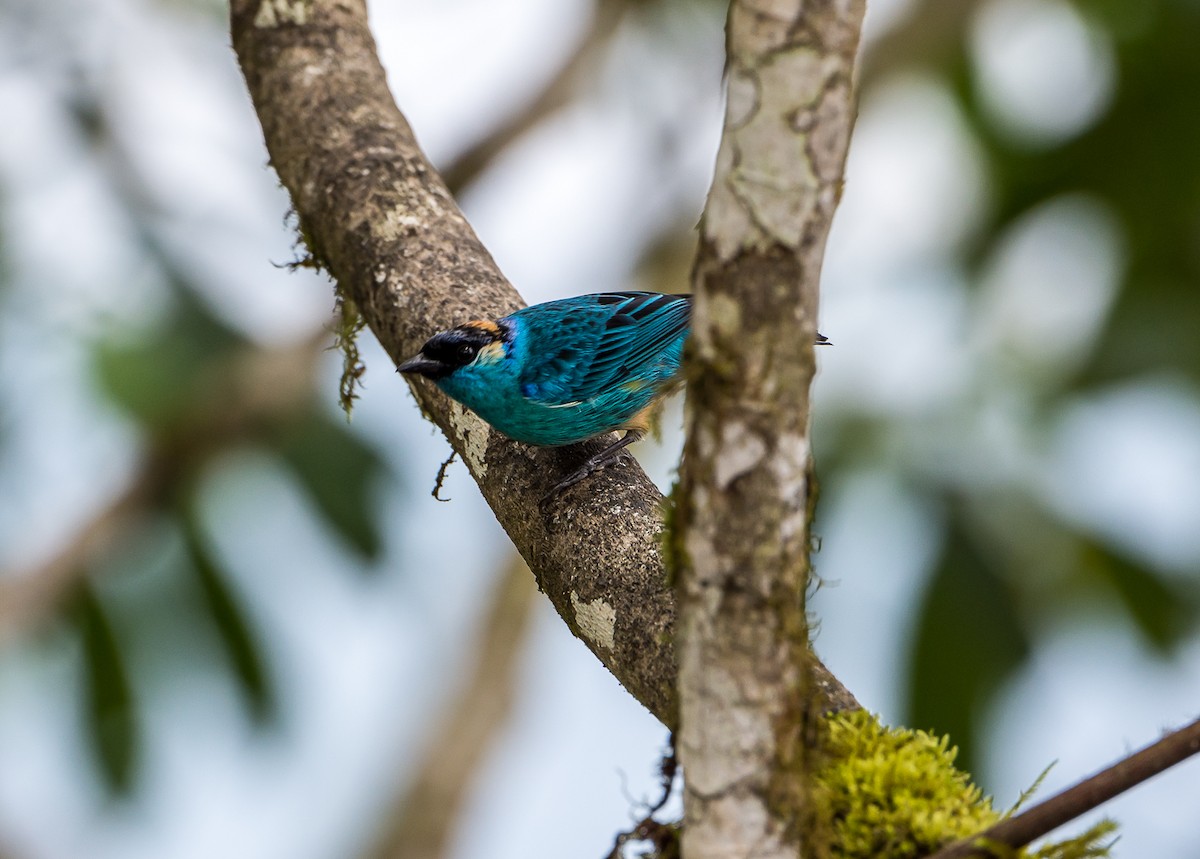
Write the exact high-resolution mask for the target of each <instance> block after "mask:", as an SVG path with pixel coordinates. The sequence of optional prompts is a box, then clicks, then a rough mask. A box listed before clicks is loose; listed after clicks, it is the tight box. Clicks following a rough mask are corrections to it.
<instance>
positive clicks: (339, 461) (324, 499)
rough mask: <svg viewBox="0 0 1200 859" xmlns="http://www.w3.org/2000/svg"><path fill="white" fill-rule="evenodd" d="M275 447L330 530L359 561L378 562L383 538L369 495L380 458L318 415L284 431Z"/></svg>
mask: <svg viewBox="0 0 1200 859" xmlns="http://www.w3.org/2000/svg"><path fill="white" fill-rule="evenodd" d="M275 449H276V451H277V452H278V453H279V454H280V456H282V457H283V459H284V461H285V462H286V463H287V464H288V467H289V468H290V469H291V470H292V473H293V474H295V475H296V477H297V479H299V481H300V484H301V485H302V486H303V487H304V489H305V491H306V492H307V493H308V496H309V497H310V498H311V499H312V501H313V503H314V504H315V505H316V506H317V509H318V511H320V513H321V515H322V516H324V517H325V520H326V521H327V522H328V523H329V524H330V525H331V526H332V527H333V528H334V530H336V531H337V532H338V533H339V534H340V535H341V536H342V537H343V538H344V539H345V540H346V542H347V543H349V544H350V546H352V547H353V548H354V549H355V550H356V551H358V552H359V553H360V554H361V555H363V556H364V557H366V558H369V559H372V560H373V559H375V558H377V557H378V556H379V552H380V549H381V548H382V538H381V536H380V533H379V523H378V519H377V514H376V511H375V509H374V506H373V504H372V498H371V495H372V488H373V487H374V484H375V478H376V476H377V475H379V474H381V473H382V471H383V470H384V468H385V466H384V463H383V460H382V459H381V458H380V456H379V454H378V453H376V452H375V450H374V449H373V448H371V447H370V446H369V445H367V444H366V443H365V442H364V441H363V440H362V439H360V438H359V437H358V436H356V435H355V434H354V433H352V432H351V431H350V430H349V429H348V428H347V427H346V424H345V423H344V422H342V421H335V420H333V419H331V418H329V417H327V416H326V415H324V414H322V413H320V412H317V411H313V412H310V413H309V414H308V415H307V416H302V417H299V418H297V419H296V420H295V421H293V422H292V423H290V424H288V425H287V426H286V427H284V428H283V429H282V431H281V432H280V435H279V437H278V438H277V440H276V444H275Z"/></svg>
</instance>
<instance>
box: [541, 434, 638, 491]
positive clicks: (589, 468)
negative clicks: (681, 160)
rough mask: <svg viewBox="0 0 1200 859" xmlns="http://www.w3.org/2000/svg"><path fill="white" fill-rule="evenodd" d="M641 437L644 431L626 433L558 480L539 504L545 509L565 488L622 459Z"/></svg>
mask: <svg viewBox="0 0 1200 859" xmlns="http://www.w3.org/2000/svg"><path fill="white" fill-rule="evenodd" d="M641 437H642V433H640V432H635V431H633V430H630V431H629V432H627V433H625V436H624V437H623V438H621V439H620V440H618V441H615V442H613V443H612V444H610V445H609V446H608V447H606V448H604V450H602V451H600V452H599V453H598V454H596V455H595V456H593V457H591V458H590V459H588V460H587V462H585V463H584V464H583V465H581V466H579V468H577V469H575V470H574V471H572V472H571V473H570V474H568V475H567V476H566V477H564V478H563V479H562V480H560V481H558V483H556V484H554V486H553V488H551V490H550V491H549V492H547V493H546V494H545V495H543V496H542V500H541V501H540V502H539V505H538V506H540V507H541V508H542V510H543V511H544V510H545V509H546V507H547V506H548V505H549V504H550V502H551V501H553V500H554V499H555V498H557V497H558V495H559V494H560V493H561V492H562V491H563V490H564V489H568V488H570V487H572V486H574V485H575V484H576V483H579V482H580V481H581V480H585V479H586V478H588V477H591V476H592V475H593V474H595V473H596V472H597V471H600V470H601V469H602V468H605V467H606V466H608V465H611V464H612V463H614V462H616V461H617V460H619V459H621V457H622V456H624V455H626V454H627V451H626V450H625V448H626V447H627V446H628V445H631V444H633V443H634V442H635V441H637V440H638V439H639V438H641Z"/></svg>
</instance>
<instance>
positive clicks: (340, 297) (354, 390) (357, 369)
mask: <svg viewBox="0 0 1200 859" xmlns="http://www.w3.org/2000/svg"><path fill="white" fill-rule="evenodd" d="M336 295H337V299H336V300H337V304H336V305H335V308H334V310H335V318H334V325H333V336H334V348H336V349H338V350H340V351H341V353H342V380H341V383H340V384H339V386H338V402H339V403H340V404H341V407H342V411H343V412H345V413H346V418H347V419H349V418H350V412H351V410H352V409H353V408H354V401H355V400H357V399H358V388H359V386H360V385H361V384H362V377H363V374H364V373H366V372H367V365H366V364H364V363H363V360H362V356H361V355H360V354H359V351H358V333H359V332H360V331H362V330H363V328H365V327H366V324H367V323H366V320H364V319H363V318H362V314H360V313H359V312H358V306H357V305H356V304H355V303H354V302H353V301H352V300H351V299H349V298H347V297H346V295H345V294H344V293H343V292H342V290H341V289H340V288H338V290H337V293H336Z"/></svg>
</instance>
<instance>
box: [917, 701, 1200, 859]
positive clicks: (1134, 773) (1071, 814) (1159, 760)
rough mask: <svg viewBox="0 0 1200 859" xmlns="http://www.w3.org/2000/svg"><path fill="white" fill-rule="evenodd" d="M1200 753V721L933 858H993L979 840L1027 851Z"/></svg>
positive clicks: (952, 845)
mask: <svg viewBox="0 0 1200 859" xmlns="http://www.w3.org/2000/svg"><path fill="white" fill-rule="evenodd" d="M1197 752H1200V719H1197V720H1196V721H1194V722H1192V723H1191V724H1190V725H1188V726H1186V727H1184V728H1180V729H1179V730H1177V731H1173V732H1171V733H1170V734H1167V735H1166V736H1165V737H1163V738H1162V739H1161V740H1159V741H1158V742H1156V743H1153V744H1151V745H1149V746H1146V747H1145V748H1144V749H1142V750H1141V751H1137V752H1134V753H1133V754H1131V755H1129V756H1128V757H1126V758H1123V759H1122V760H1120V761H1117V762H1116V763H1115V764H1113V765H1112V766H1110V767H1108V768H1107V769H1103V770H1101V771H1100V772H1098V773H1096V774H1095V775H1093V776H1090V777H1089V778H1086V779H1084V780H1083V781H1081V782H1079V783H1078V784H1076V785H1075V786H1074V787H1069V788H1067V789H1066V790H1064V791H1063V792H1062V793H1059V794H1055V795H1054V796H1052V797H1050V798H1049V799H1047V800H1046V801H1045V802H1040V803H1038V804H1037V805H1035V806H1033V807H1032V808H1030V809H1029V810H1028V811H1024V812H1022V813H1021V814H1018V815H1017V816H1016V817H1011V818H1009V819H1008V820H1002V821H1001V822H1000V823H997V824H996V825H995V826H993V827H992V828H991V829H987V830H985V831H983V832H981V833H979V834H978V835H975V836H973V837H971V838H965V839H963V840H962V841H957V842H955V843H954V844H951V845H950V846H949V847H946V848H943V849H942V850H939V851H938V852H937V853H935V854H933V856H931V857H930V859H965V857H968V856H992V855H995V854H994V853H993V852H992V851H990V850H988V849H987V847H986V846H984V844H983V843H981V842H986V841H991V842H996V843H999V844H1005V845H1007V846H1009V847H1024V846H1025V845H1026V844H1028V843H1029V842H1031V841H1033V840H1034V839H1035V838H1040V837H1041V836H1043V835H1045V834H1046V833H1048V832H1051V831H1052V830H1054V829H1057V828H1058V827H1060V826H1062V825H1063V824H1064V823H1067V822H1069V821H1071V820H1074V819H1075V818H1077V817H1080V816H1082V815H1084V814H1086V813H1087V812H1089V811H1091V810H1092V809H1094V808H1096V807H1097V806H1099V805H1101V804H1103V803H1105V802H1108V801H1109V800H1110V799H1112V798H1113V797H1114V796H1117V795H1118V794H1122V793H1124V792H1125V791H1127V790H1129V789H1130V788H1132V787H1135V786H1136V785H1139V784H1141V783H1142V782H1144V781H1146V780H1147V779H1149V778H1151V777H1153V776H1156V775H1158V774H1159V773H1160V772H1162V771H1163V770H1165V769H1167V768H1168V767H1173V766H1175V764H1177V763H1180V762H1181V761H1183V760H1186V759H1187V758H1189V757H1191V756H1192V755H1194V754H1196V753H1197Z"/></svg>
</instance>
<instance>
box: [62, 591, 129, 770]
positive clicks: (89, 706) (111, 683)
mask: <svg viewBox="0 0 1200 859" xmlns="http://www.w3.org/2000/svg"><path fill="white" fill-rule="evenodd" d="M75 619H76V622H77V623H78V625H79V634H80V639H81V641H82V643H83V685H84V698H83V700H84V706H85V708H86V711H85V722H86V724H87V731H88V737H89V739H90V740H91V745H92V752H93V754H94V756H95V759H96V762H97V764H98V765H99V769H100V772H101V773H102V774H103V775H104V780H105V783H106V784H107V785H108V786H109V788H110V789H111V790H113V791H114V792H116V793H128V792H129V791H130V790H131V789H132V787H133V781H134V775H135V772H136V769H135V765H136V762H137V757H138V752H139V743H138V724H137V714H136V708H135V706H134V693H133V687H132V684H131V683H130V679H129V674H128V671H127V669H126V663H125V658H124V656H123V655H122V653H121V650H120V648H119V647H118V644H117V638H116V636H115V634H114V633H113V628H112V624H111V623H110V622H109V619H108V615H107V614H106V612H105V610H104V608H103V606H102V605H101V603H100V601H99V600H98V599H97V598H96V595H95V594H94V593H93V591H92V589H91V587H90V586H89V585H87V584H86V583H84V584H82V585H81V586H80V588H79V591H78V594H77V596H76V600H75Z"/></svg>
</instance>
